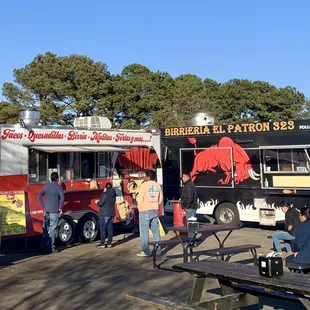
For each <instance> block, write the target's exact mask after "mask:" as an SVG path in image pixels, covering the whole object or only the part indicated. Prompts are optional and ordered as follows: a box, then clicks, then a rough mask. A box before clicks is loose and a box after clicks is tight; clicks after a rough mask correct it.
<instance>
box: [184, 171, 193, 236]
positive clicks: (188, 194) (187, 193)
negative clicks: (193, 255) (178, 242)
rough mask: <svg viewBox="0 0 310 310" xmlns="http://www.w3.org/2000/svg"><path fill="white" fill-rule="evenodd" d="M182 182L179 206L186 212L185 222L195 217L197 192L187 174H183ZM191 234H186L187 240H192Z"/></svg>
mask: <svg viewBox="0 0 310 310" xmlns="http://www.w3.org/2000/svg"><path fill="white" fill-rule="evenodd" d="M182 181H183V184H184V187H183V190H182V194H181V206H182V209H183V210H184V211H185V212H186V220H188V219H189V218H190V217H195V216H196V210H197V191H196V187H195V184H194V183H193V182H192V181H191V177H190V174H189V173H183V175H182ZM192 237H193V233H189V234H188V238H192Z"/></svg>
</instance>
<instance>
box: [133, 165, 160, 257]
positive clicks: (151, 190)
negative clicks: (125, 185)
mask: <svg viewBox="0 0 310 310" xmlns="http://www.w3.org/2000/svg"><path fill="white" fill-rule="evenodd" d="M154 180H155V172H154V171H153V170H147V171H146V172H145V182H144V183H142V185H141V187H140V190H139V193H138V197H137V203H138V210H139V227H140V239H141V247H142V252H141V253H139V254H137V256H140V257H148V256H151V255H152V252H151V250H150V248H149V244H148V243H149V228H151V231H152V234H153V239H154V241H159V240H160V232H159V223H158V211H159V208H160V206H161V204H162V201H163V193H162V189H161V186H160V184H159V183H157V182H155V181H154ZM157 255H161V249H160V247H159V248H158V250H157Z"/></svg>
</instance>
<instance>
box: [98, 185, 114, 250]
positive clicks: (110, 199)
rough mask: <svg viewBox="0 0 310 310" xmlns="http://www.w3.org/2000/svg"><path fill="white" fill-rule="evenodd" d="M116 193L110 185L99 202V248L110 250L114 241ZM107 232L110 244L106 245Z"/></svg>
mask: <svg viewBox="0 0 310 310" xmlns="http://www.w3.org/2000/svg"><path fill="white" fill-rule="evenodd" d="M115 201H116V192H115V190H114V188H112V184H111V183H108V184H107V185H106V187H105V190H104V192H103V193H102V195H101V197H100V200H99V201H98V202H97V205H98V206H99V218H100V240H101V242H100V244H99V245H98V247H99V248H106V247H108V248H110V247H111V246H112V239H113V219H114V216H115ZM106 230H107V231H108V242H107V244H105V239H106Z"/></svg>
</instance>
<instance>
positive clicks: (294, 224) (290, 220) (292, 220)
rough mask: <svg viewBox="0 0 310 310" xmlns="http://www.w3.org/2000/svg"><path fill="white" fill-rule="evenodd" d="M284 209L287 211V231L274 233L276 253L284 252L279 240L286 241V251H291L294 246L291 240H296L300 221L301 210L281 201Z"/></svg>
mask: <svg viewBox="0 0 310 310" xmlns="http://www.w3.org/2000/svg"><path fill="white" fill-rule="evenodd" d="M280 207H281V209H282V211H283V212H284V213H285V231H283V232H276V233H274V234H273V235H272V240H273V243H274V246H275V249H276V252H277V253H276V254H282V251H281V246H280V242H279V240H284V241H285V246H286V252H288V253H291V252H292V248H291V244H290V242H291V241H292V240H295V236H296V233H297V228H298V225H299V223H300V221H299V211H298V210H297V209H296V208H294V207H293V206H292V205H291V204H290V203H288V202H285V201H283V202H281V205H280Z"/></svg>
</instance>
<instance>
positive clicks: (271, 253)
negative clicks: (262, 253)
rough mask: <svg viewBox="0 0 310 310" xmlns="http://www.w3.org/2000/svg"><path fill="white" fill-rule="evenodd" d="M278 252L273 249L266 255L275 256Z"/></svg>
mask: <svg viewBox="0 0 310 310" xmlns="http://www.w3.org/2000/svg"><path fill="white" fill-rule="evenodd" d="M276 253H277V252H275V251H272V252H270V253H268V254H267V255H266V257H274V256H275V254H276Z"/></svg>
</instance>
